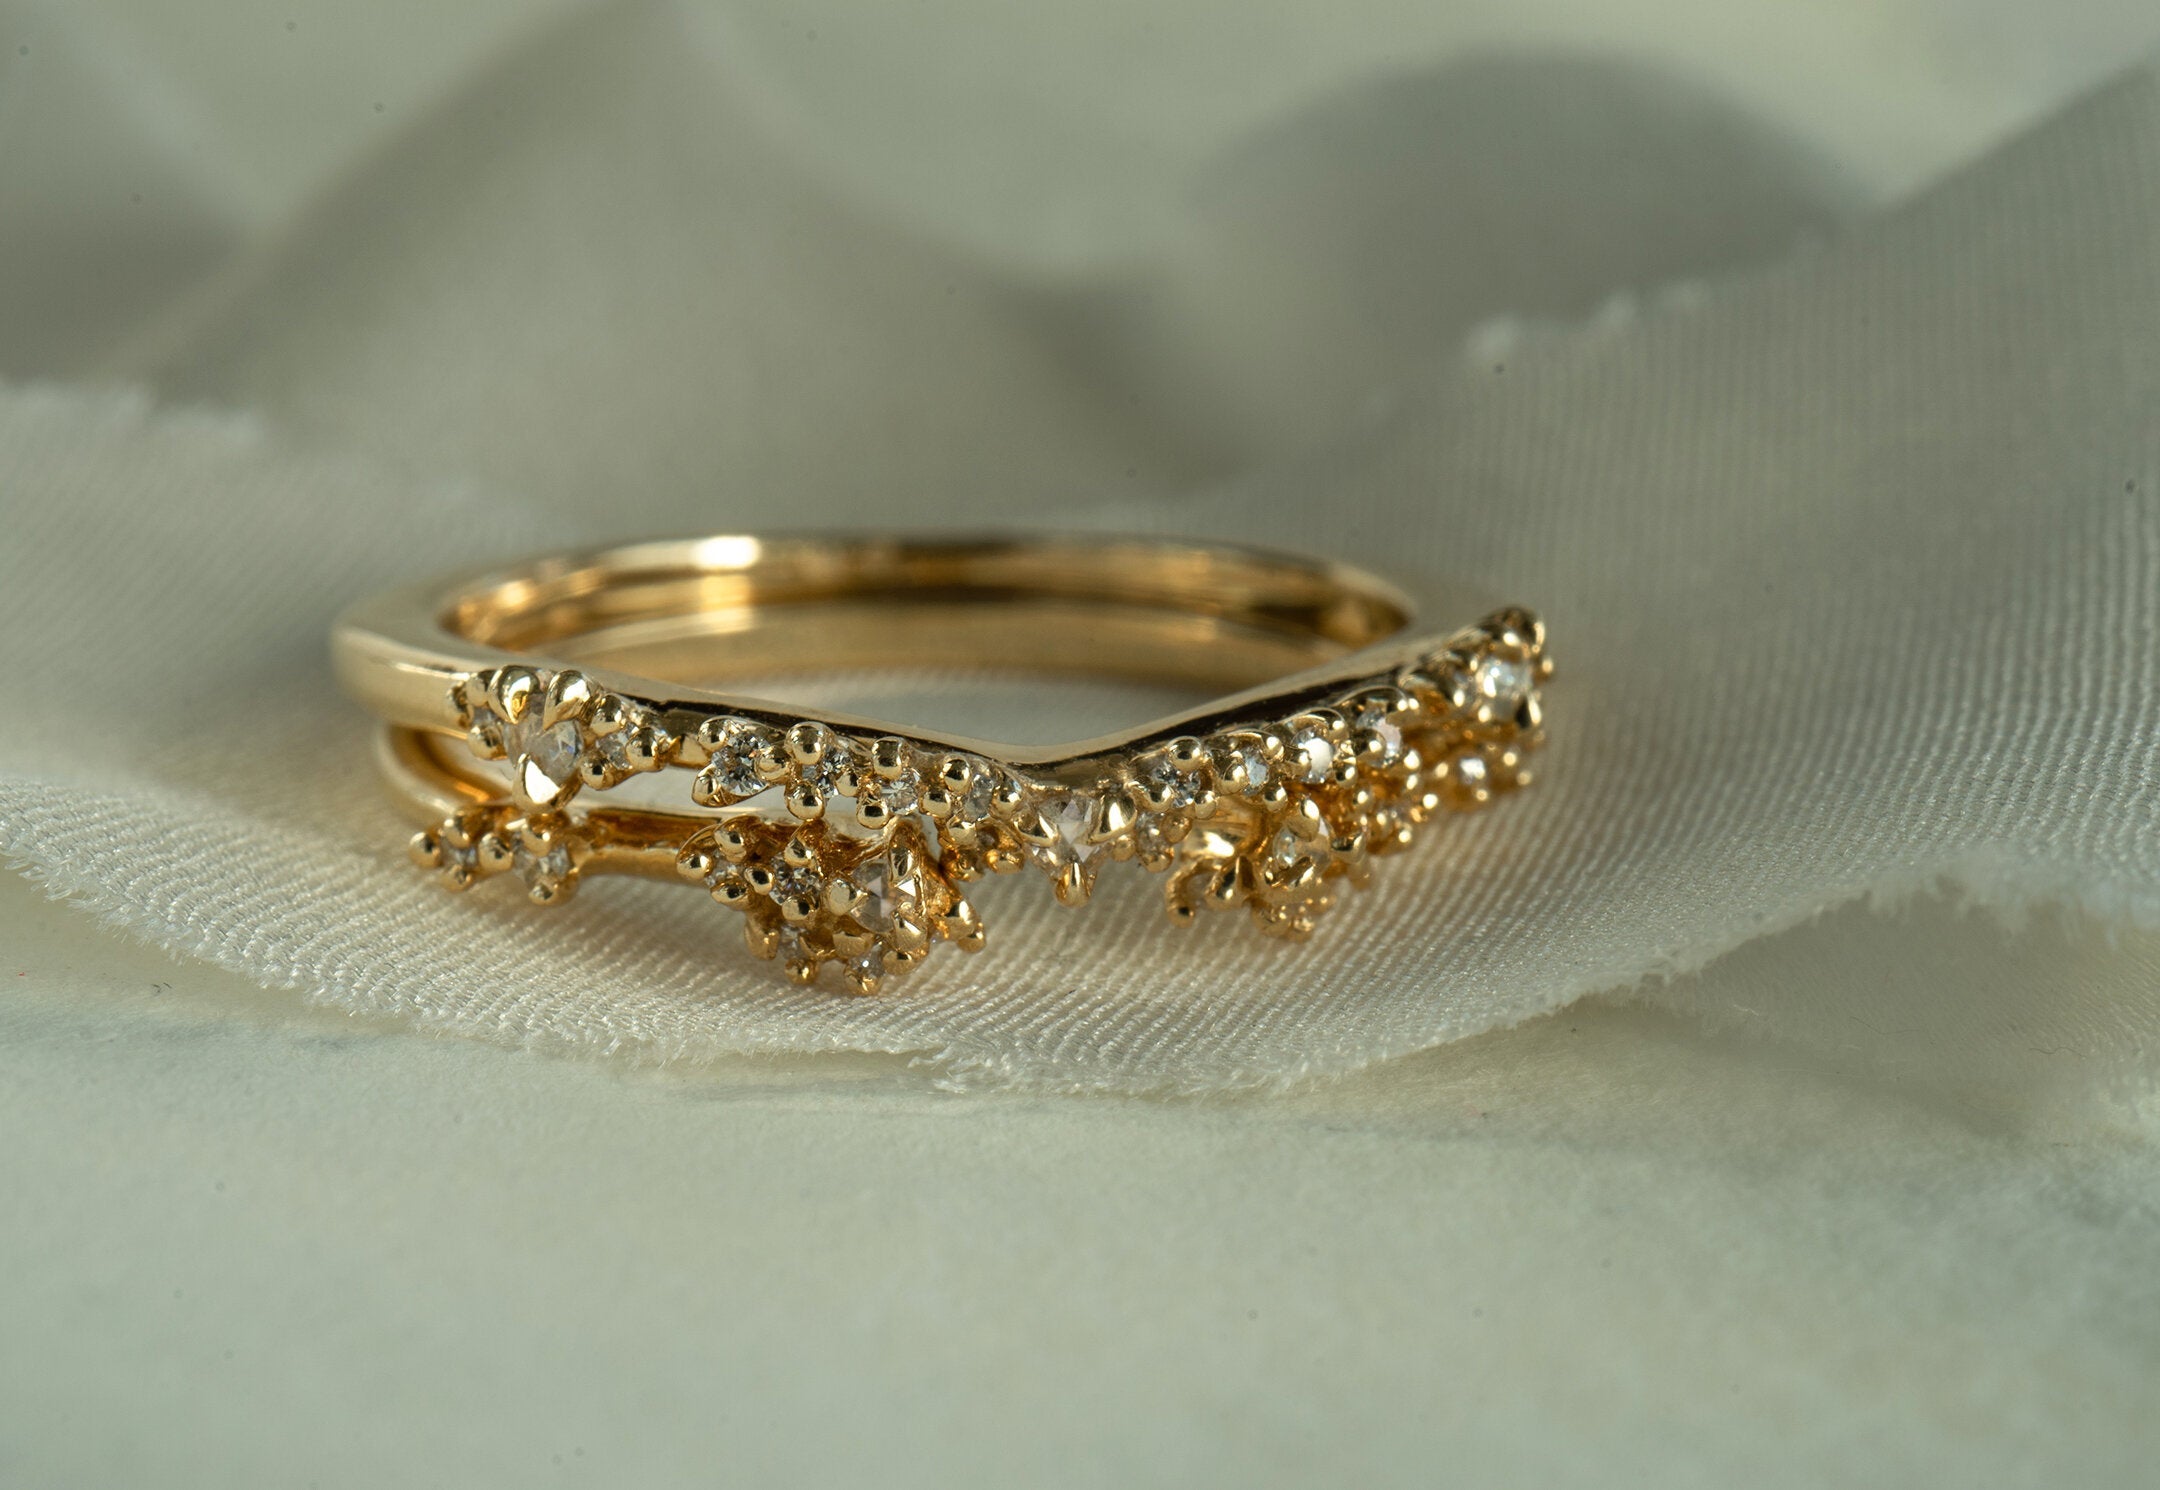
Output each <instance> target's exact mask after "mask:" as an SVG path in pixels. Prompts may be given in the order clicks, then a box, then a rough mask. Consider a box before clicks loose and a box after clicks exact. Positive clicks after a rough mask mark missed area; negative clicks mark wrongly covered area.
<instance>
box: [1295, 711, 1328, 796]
mask: <svg viewBox="0 0 2160 1490" xmlns="http://www.w3.org/2000/svg"><path fill="white" fill-rule="evenodd" d="M1334 764H1335V747H1334V745H1332V744H1331V743H1329V741H1328V737H1327V736H1326V735H1324V734H1322V733H1321V732H1320V731H1319V730H1318V729H1317V728H1315V727H1314V726H1312V725H1309V724H1308V725H1306V726H1304V727H1303V728H1302V729H1300V730H1299V731H1298V732H1297V733H1296V734H1294V735H1292V736H1291V737H1290V769H1291V773H1292V774H1293V775H1294V776H1296V777H1297V779H1298V780H1300V781H1302V782H1304V783H1306V784H1307V785H1308V786H1314V785H1318V784H1319V783H1320V782H1323V781H1325V780H1327V775H1328V770H1329V768H1330V767H1332V766H1333V765H1334Z"/></svg>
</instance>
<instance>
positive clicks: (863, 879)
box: [851, 854, 922, 931]
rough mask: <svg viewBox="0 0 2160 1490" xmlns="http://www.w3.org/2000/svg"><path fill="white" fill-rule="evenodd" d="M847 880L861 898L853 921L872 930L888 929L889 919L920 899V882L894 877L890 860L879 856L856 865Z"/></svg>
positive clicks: (902, 876)
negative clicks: (859, 892) (862, 897)
mask: <svg viewBox="0 0 2160 1490" xmlns="http://www.w3.org/2000/svg"><path fill="white" fill-rule="evenodd" d="M851 878H852V879H853V880H854V882H855V888H856V889H857V890H860V891H861V892H862V893H863V896H864V899H863V903H862V904H861V905H859V906H857V907H856V908H855V919H856V920H858V921H860V922H862V924H863V925H865V926H867V927H869V928H870V929H871V930H872V931H889V930H891V929H892V924H893V917H895V916H896V915H898V914H900V913H901V912H902V911H905V910H909V909H911V908H912V907H913V906H914V905H915V903H916V902H917V901H918V900H920V899H921V898H922V885H921V884H920V882H919V881H917V880H916V878H915V877H914V876H913V875H899V874H895V873H894V867H893V862H892V860H891V859H890V858H889V857H887V856H885V855H883V854H880V855H879V856H878V857H877V858H875V859H869V860H866V861H864V862H863V863H861V864H858V865H856V866H855V872H854V874H853V875H852V876H851Z"/></svg>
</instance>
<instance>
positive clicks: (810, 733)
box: [787, 720, 825, 766]
mask: <svg viewBox="0 0 2160 1490" xmlns="http://www.w3.org/2000/svg"><path fill="white" fill-rule="evenodd" d="M787 753H788V758H789V759H790V760H792V761H794V762H795V764H796V765H798V766H814V765H816V764H817V763H818V762H819V761H821V760H823V759H824V758H825V727H824V726H823V725H821V724H814V723H812V722H810V721H809V720H805V721H803V722H802V723H801V724H798V725H795V726H794V727H793V728H791V729H790V730H789V731H788V732H787Z"/></svg>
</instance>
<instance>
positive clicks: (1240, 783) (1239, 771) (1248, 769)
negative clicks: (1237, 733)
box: [1216, 745, 1268, 792]
mask: <svg viewBox="0 0 2160 1490" xmlns="http://www.w3.org/2000/svg"><path fill="white" fill-rule="evenodd" d="M1216 776H1217V777H1218V778H1219V779H1220V780H1221V781H1222V783H1223V784H1224V785H1225V786H1227V787H1228V788H1229V789H1230V790H1231V791H1233V792H1256V791H1258V790H1260V788H1262V787H1263V786H1266V785H1267V784H1268V765H1267V757H1266V756H1265V755H1263V754H1262V753H1261V751H1260V747H1259V746H1257V745H1237V746H1232V747H1230V748H1229V749H1227V750H1225V751H1223V753H1222V756H1221V759H1220V762H1219V764H1218V765H1217V767H1216Z"/></svg>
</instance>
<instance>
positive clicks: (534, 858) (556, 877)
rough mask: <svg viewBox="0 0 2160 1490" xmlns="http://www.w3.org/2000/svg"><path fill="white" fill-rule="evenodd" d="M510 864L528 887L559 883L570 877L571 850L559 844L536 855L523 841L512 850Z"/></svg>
mask: <svg viewBox="0 0 2160 1490" xmlns="http://www.w3.org/2000/svg"><path fill="white" fill-rule="evenodd" d="M510 863H511V864H512V866H514V867H515V868H516V870H517V872H518V878H520V879H522V880H524V881H525V883H526V884H528V885H538V884H552V883H558V882H560V881H562V880H566V879H568V878H569V877H570V850H569V849H568V848H566V847H565V846H564V845H562V844H559V843H558V844H556V845H555V846H554V847H553V848H551V849H549V850H548V851H547V852H546V853H544V854H536V853H534V852H533V851H532V850H531V849H529V848H527V847H526V846H525V844H524V843H523V841H522V840H521V841H519V842H518V843H516V844H514V845H513V846H512V848H511V850H510Z"/></svg>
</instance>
